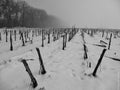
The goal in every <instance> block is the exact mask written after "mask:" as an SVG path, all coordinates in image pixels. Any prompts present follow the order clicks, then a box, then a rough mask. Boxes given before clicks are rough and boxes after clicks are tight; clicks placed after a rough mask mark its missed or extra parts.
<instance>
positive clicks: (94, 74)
mask: <svg viewBox="0 0 120 90" xmlns="http://www.w3.org/2000/svg"><path fill="white" fill-rule="evenodd" d="M105 52H106V49H103V51H102V54H101V56H100V58H99V60H98V63H97V65H96V67H95V69H94V71H93V73H92V75H93V76H94V77H96V73H97V70H98V67H99V66H100V64H101V62H102V58H103V56H104V54H105Z"/></svg>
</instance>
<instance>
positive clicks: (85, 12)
mask: <svg viewBox="0 0 120 90" xmlns="http://www.w3.org/2000/svg"><path fill="white" fill-rule="evenodd" d="M26 1H27V2H28V3H29V4H30V5H32V6H34V7H37V8H40V9H44V10H46V11H47V13H48V14H52V15H55V16H57V17H59V18H61V19H62V20H64V21H66V22H68V23H69V24H70V25H76V26H79V27H99V28H120V2H119V0H26Z"/></svg>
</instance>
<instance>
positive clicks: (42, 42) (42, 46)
mask: <svg viewBox="0 0 120 90" xmlns="http://www.w3.org/2000/svg"><path fill="white" fill-rule="evenodd" d="M42 47H44V31H43V30H42Z"/></svg>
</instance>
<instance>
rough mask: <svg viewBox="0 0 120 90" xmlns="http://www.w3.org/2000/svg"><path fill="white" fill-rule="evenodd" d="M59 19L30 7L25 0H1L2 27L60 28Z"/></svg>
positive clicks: (0, 20)
mask: <svg viewBox="0 0 120 90" xmlns="http://www.w3.org/2000/svg"><path fill="white" fill-rule="evenodd" d="M60 23H62V22H61V21H60V20H59V19H58V18H56V17H55V16H52V15H48V14H47V12H46V11H45V10H42V9H38V8H35V7H32V6H30V5H29V4H28V3H27V2H26V1H23V0H0V28H1V27H8V28H12V27H41V28H43V27H58V26H60Z"/></svg>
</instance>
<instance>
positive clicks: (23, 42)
mask: <svg viewBox="0 0 120 90" xmlns="http://www.w3.org/2000/svg"><path fill="white" fill-rule="evenodd" d="M21 38H22V46H25V41H24V36H23V33H21Z"/></svg>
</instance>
